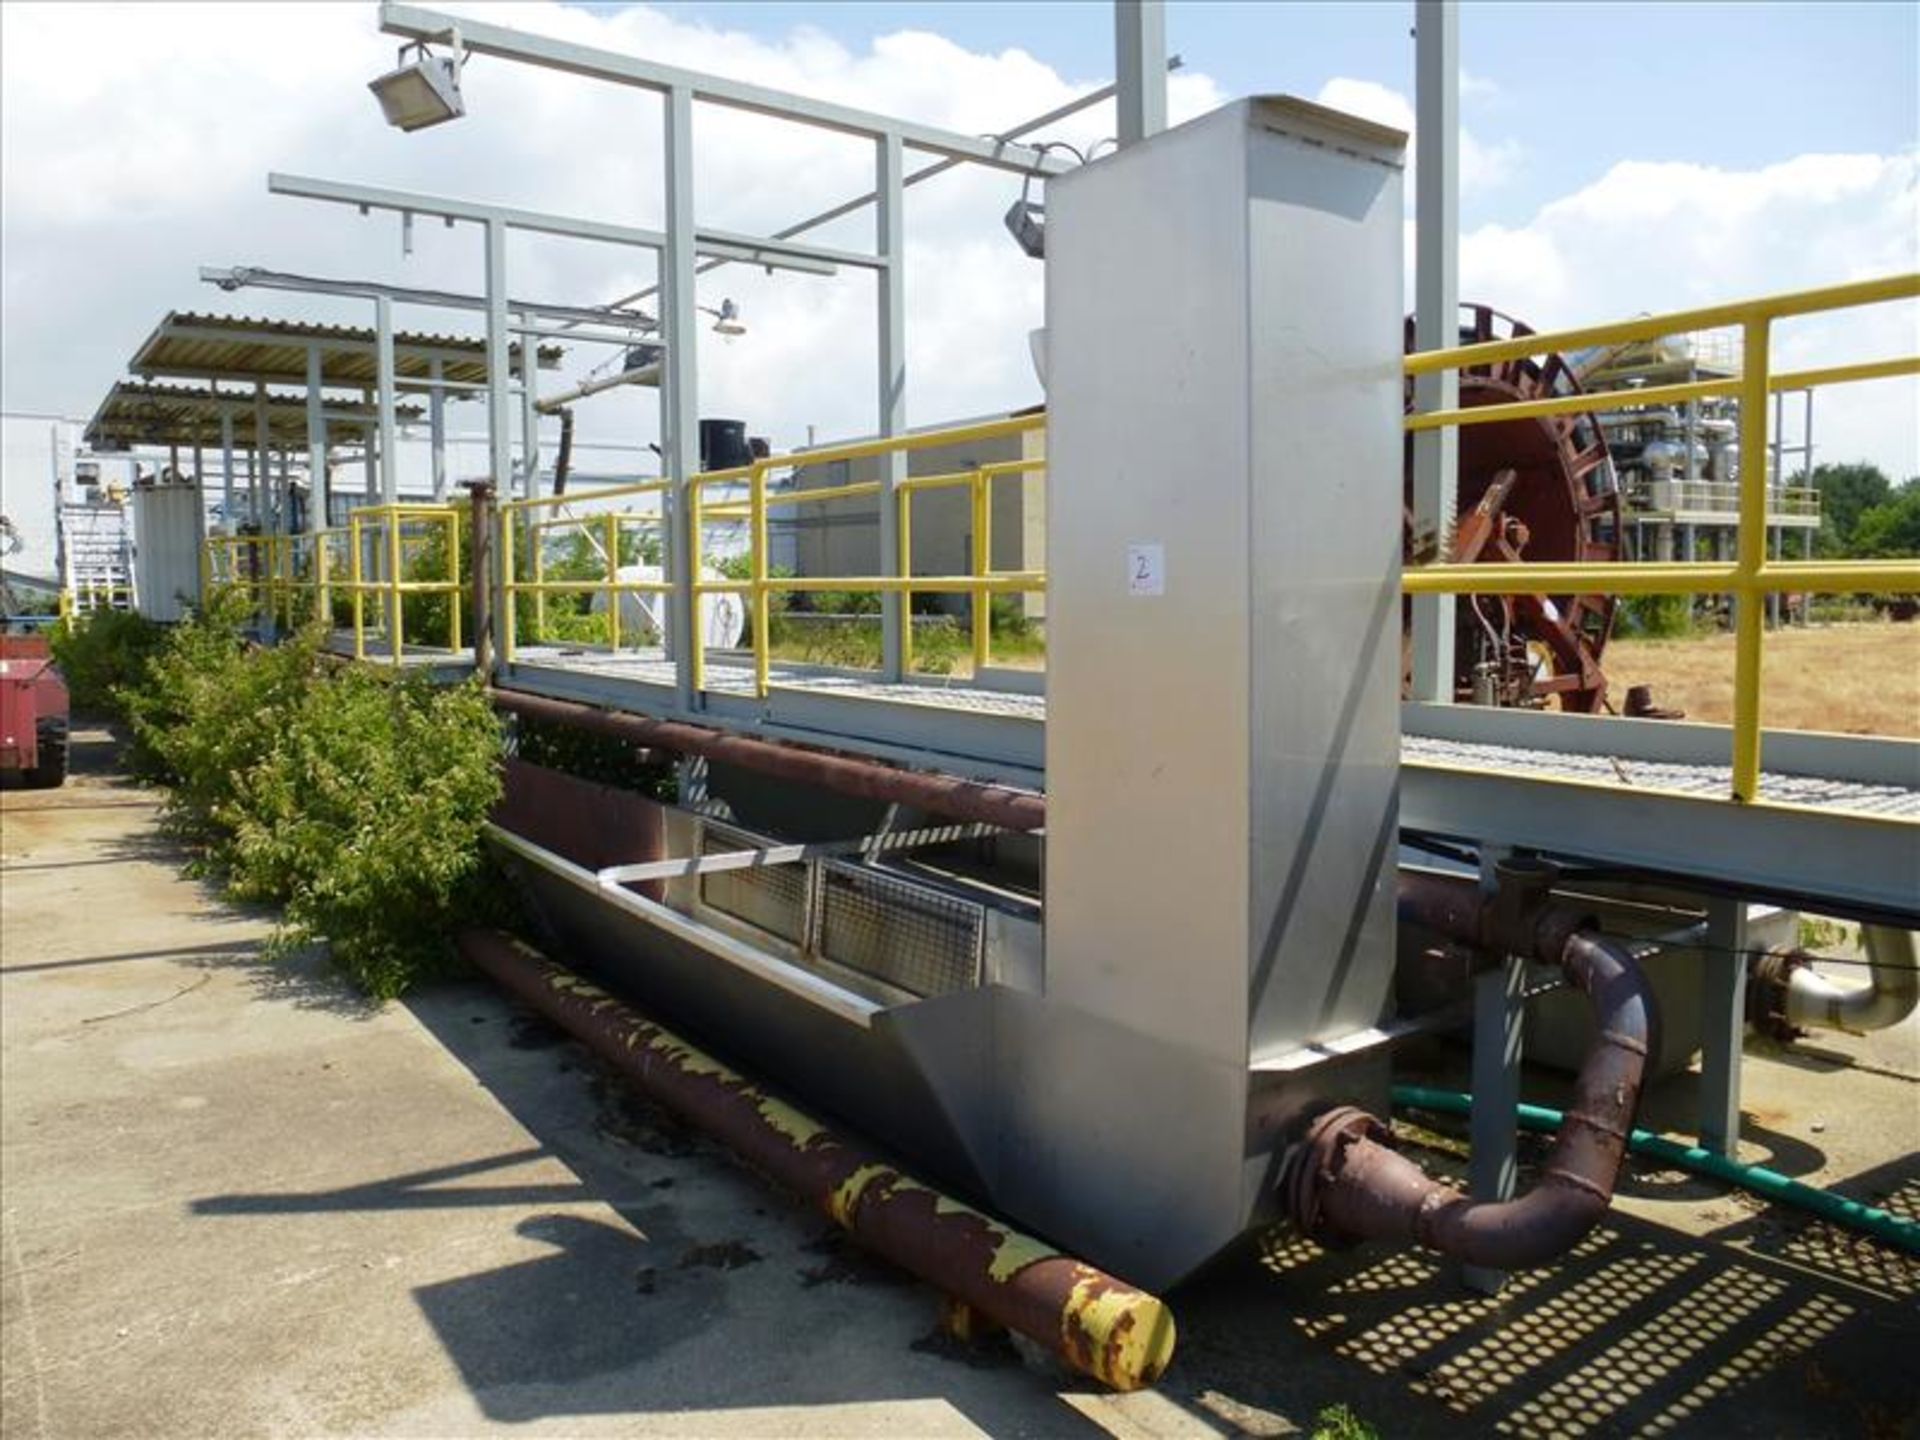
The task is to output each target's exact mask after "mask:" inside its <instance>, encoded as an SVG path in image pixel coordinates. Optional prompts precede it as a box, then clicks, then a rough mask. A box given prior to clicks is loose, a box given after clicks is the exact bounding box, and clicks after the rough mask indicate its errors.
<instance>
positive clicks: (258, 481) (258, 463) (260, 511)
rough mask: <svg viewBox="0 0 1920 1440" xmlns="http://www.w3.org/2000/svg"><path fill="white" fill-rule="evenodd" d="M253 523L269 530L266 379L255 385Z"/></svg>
mask: <svg viewBox="0 0 1920 1440" xmlns="http://www.w3.org/2000/svg"><path fill="white" fill-rule="evenodd" d="M248 481H249V487H248V488H249V489H250V491H251V492H252V493H251V497H250V498H251V503H252V506H253V516H252V519H253V523H254V525H255V527H256V528H258V530H259V531H260V533H261V534H262V535H265V534H266V533H267V532H268V526H267V507H266V503H265V502H266V496H267V487H268V485H270V484H271V483H272V481H271V480H269V479H268V477H267V387H266V384H265V382H264V381H255V382H254V386H253V465H252V468H251V470H250V472H249V474H248Z"/></svg>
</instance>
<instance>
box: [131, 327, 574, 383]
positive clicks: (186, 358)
mask: <svg viewBox="0 0 1920 1440" xmlns="http://www.w3.org/2000/svg"><path fill="white" fill-rule="evenodd" d="M376 339H377V337H376V336H375V334H374V332H373V331H372V330H371V329H362V328H360V327H358V326H353V325H315V324H310V323H307V322H305V321H293V320H251V319H247V318H246V317H244V316H235V315H199V314H193V313H191V312H188V313H182V312H180V311H169V312H168V314H167V317H166V318H165V319H164V320H162V321H161V322H160V323H159V325H157V326H156V327H155V328H154V331H153V333H152V334H151V335H149V336H148V337H147V339H146V343H144V344H143V345H141V347H140V348H139V349H138V350H137V351H135V352H134V356H133V361H132V363H131V364H129V365H128V366H127V368H128V369H129V370H131V371H133V372H134V373H135V374H136V375H140V376H143V377H145V378H146V379H149V380H151V379H152V378H153V377H154V376H156V375H167V376H172V377H174V378H177V379H187V380H264V381H266V382H268V383H269V384H287V385H299V386H302V387H304V386H305V385H306V383H307V347H308V346H309V345H313V346H315V347H317V348H318V349H319V350H320V374H321V379H322V380H323V382H324V383H326V384H328V385H337V386H344V387H350V388H353V389H371V388H373V387H374V386H375V385H377V384H378V383H379V378H380V369H379V361H378V359H377V357H376V356H375V353H374V346H375V342H376ZM510 348H511V351H512V354H513V356H514V358H515V359H518V358H519V355H520V346H519V345H518V344H517V343H516V344H514V345H512V346H511V347H510ZM563 353H564V352H563V350H562V349H561V347H560V346H558V345H542V346H540V347H539V349H538V351H537V352H536V354H537V355H538V357H539V366H540V368H541V369H542V370H554V369H558V368H559V365H560V357H561V355H562V354H563ZM434 360H438V361H440V367H441V368H440V373H441V376H442V378H443V379H447V380H453V381H457V382H459V383H461V384H467V385H484V384H486V382H487V346H486V342H485V341H484V340H474V339H470V338H467V337H465V336H460V335H423V334H416V333H412V332H408V333H403V334H396V335H395V336H394V337H393V362H394V363H393V370H394V376H395V378H396V380H397V381H399V382H401V383H403V384H404V383H405V382H407V381H410V380H426V379H428V378H429V375H430V368H429V367H430V366H431V363H432V362H433V361H434Z"/></svg>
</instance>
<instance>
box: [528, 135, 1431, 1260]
mask: <svg viewBox="0 0 1920 1440" xmlns="http://www.w3.org/2000/svg"><path fill="white" fill-rule="evenodd" d="M1403 144H1404V137H1402V136H1401V135H1399V134H1398V133H1397V132H1394V131H1390V130H1386V129H1383V128H1380V127H1377V126H1373V125H1371V124H1368V123H1366V122H1363V121H1359V120H1356V119H1354V118H1352V117H1350V116H1346V115H1342V114H1338V113H1335V112H1332V111H1328V110H1325V109H1322V108H1320V107H1317V106H1313V105H1309V104H1306V103H1304V102H1300V101H1295V100H1287V99H1277V98H1260V99H1253V100H1248V101H1242V102H1239V103H1236V104H1233V105H1230V106H1228V107H1226V108H1224V109H1222V110H1220V111H1217V112H1215V113H1213V114H1211V115H1209V116H1207V117H1205V118H1203V119H1200V120H1196V121H1194V122H1192V123H1189V124H1187V125H1183V126H1180V127H1178V128H1176V129H1173V130H1170V131H1165V132H1162V133H1160V134H1158V135H1155V136H1152V137H1149V138H1147V139H1146V140H1144V141H1142V142H1141V143H1138V144H1135V145H1132V146H1129V147H1128V148H1126V149H1124V150H1122V151H1120V152H1119V153H1117V154H1115V155H1113V156H1111V157H1108V158H1104V159H1101V160H1099V161H1097V162H1095V163H1093V164H1090V165H1087V166H1085V167H1083V168H1081V169H1077V170H1075V171H1073V172H1072V173H1071V174H1069V175H1066V176H1061V177H1056V178H1054V179H1053V180H1052V181H1051V183H1050V187H1049V195H1048V207H1047V209H1048V213H1047V261H1046V264H1047V325H1048V333H1049V351H1050V361H1049V367H1050V374H1049V377H1048V388H1049V408H1050V416H1051V419H1050V429H1051V434H1050V442H1049V443H1050V452H1049V454H1050V460H1049V464H1050V470H1051V476H1052V480H1051V483H1052V496H1051V502H1050V503H1051V506H1052V510H1051V516H1050V524H1049V527H1048V533H1049V542H1048V543H1049V555H1048V570H1049V575H1050V593H1049V609H1050V618H1049V631H1050V633H1049V657H1050V658H1049V664H1050V669H1049V673H1048V676H1047V702H1046V703H1047V721H1046V740H1045V748H1046V754H1045V765H1046V784H1047V791H1048V811H1047V813H1048V830H1047V832H1046V835H1045V838H1044V841H1043V842H1039V841H1036V840H1034V839H1032V838H1030V837H1021V836H1000V837H997V838H993V839H987V840H978V839H975V840H962V841H961V842H959V843H958V844H957V845H950V846H945V847H939V846H935V847H931V848H929V849H926V850H920V851H911V852H906V853H903V854H898V855H894V854H881V855H877V856H862V855H860V854H857V853H856V854H838V853H828V852H826V851H822V852H820V853H813V852H808V853H806V854H804V855H803V856H800V857H799V858H790V859H788V860H786V861H785V862H783V863H777V864H776V863H769V864H765V865H743V866H742V867H741V868H737V869H726V870H708V871H706V872H705V873H697V872H699V871H700V866H699V865H695V866H693V867H692V871H693V872H695V873H686V874H682V875H677V876H675V877H673V878H668V879H665V880H664V881H663V882H662V883H661V885H660V886H659V887H657V888H656V890H655V891H654V892H653V893H652V894H647V893H645V889H646V887H645V886H642V885H635V884H631V883H622V882H621V881H619V880H618V879H616V878H615V877H613V876H610V875H605V874H601V875H598V876H597V878H596V868H595V865H594V864H592V863H583V862H580V861H578V860H576V861H574V862H573V863H569V862H568V861H567V860H566V859H564V858H562V857H561V856H559V855H557V854H556V853H554V851H553V850H552V849H551V848H550V847H546V846H542V845H541V844H539V843H537V841H535V842H534V843H529V840H528V837H526V836H525V835H522V836H520V837H519V838H518V839H514V838H511V837H510V836H508V835H507V834H506V832H505V831H503V832H501V837H502V842H503V844H505V845H506V847H507V848H508V850H509V852H510V853H511V854H513V855H515V856H517V857H518V860H519V862H520V864H521V869H522V870H523V873H524V874H525V875H526V877H527V879H528V881H529V883H530V885H531V887H532V889H533V893H534V894H535V896H536V899H537V900H538V901H539V902H540V904H541V908H542V910H543V912H544V913H545V914H546V916H547V918H548V919H549V921H550V922H551V923H552V924H553V926H554V927H555V928H556V929H557V930H558V931H560V932H561V936H562V938H563V939H564V940H566V941H567V942H569V943H570V945H571V946H572V948H574V949H575V950H576V951H577V952H578V953H581V954H583V955H585V956H589V957H592V958H593V959H594V960H595V961H596V962H597V964H598V966H599V968H600V969H601V970H602V971H603V972H605V973H606V974H607V975H608V976H609V978H610V979H613V980H615V981H616V983H618V984H619V985H621V986H622V987H623V988H627V989H630V990H632V991H633V992H634V993H635V994H636V995H638V996H639V998H641V999H642V1000H643V1002H651V1003H653V1004H656V1005H658V1006H659V1007H660V1009H661V1013H662V1014H663V1015H665V1016H669V1017H672V1018H673V1019H674V1020H676V1021H678V1022H679V1023H683V1024H688V1025H690V1026H692V1027H693V1028H694V1029H695V1030H696V1031H698V1032H699V1033H701V1034H703V1035H705V1036H707V1037H709V1038H711V1039H712V1041H713V1042H714V1043H716V1044H718V1045H722V1046H724V1047H725V1048H726V1049H727V1051H728V1052H729V1053H730V1054H732V1055H733V1056H735V1057H736V1058H738V1059H740V1060H741V1061H742V1062H743V1063H746V1064H748V1065H750V1066H752V1067H754V1068H758V1069H760V1070H762V1071H764V1072H765V1073H768V1074H769V1075H771V1076H773V1077H774V1078H776V1079H779V1080H782V1081H784V1082H786V1083H787V1084H789V1085H791V1086H794V1087H795V1088H796V1089H799V1090H801V1091H802V1092H803V1093H805V1094H807V1095H808V1096H809V1097H810V1098H815V1097H817V1100H818V1102H819V1103H823V1104H825V1105H827V1106H829V1107H830V1108H833V1109H835V1110H837V1111H839V1112H840V1113H842V1114H844V1115H846V1116H847V1118H849V1119H850V1120H852V1121H854V1122H855V1123H857V1124H859V1125H860V1126H862V1127H863V1128H865V1129H867V1130H869V1131H870V1132H871V1133H873V1134H875V1135H876V1136H877V1137H878V1138H880V1139H882V1140H883V1141H885V1142H887V1143H889V1144H891V1145H893V1146H895V1147H896V1148H898V1149H900V1150H902V1151H904V1152H906V1153H907V1154H908V1155H910V1156H911V1157H912V1158H913V1159H914V1160H915V1161H916V1162H918V1163H920V1164H922V1165H926V1166H928V1167H930V1168H932V1169H933V1170H935V1171H936V1172H937V1173H939V1174H940V1175H941V1176H942V1178H944V1179H947V1180H948V1181H949V1183H952V1184H955V1185H957V1186H959V1187H961V1188H963V1189H966V1190H969V1191H971V1192H972V1193H974V1194H975V1195H977V1196H978V1197H979V1198H981V1199H983V1200H985V1201H987V1202H988V1203H990V1204H992V1205H993V1206H995V1207H996V1208H998V1209H1000V1210H1002V1211H1003V1212H1005V1213H1006V1214H1008V1215H1010V1216H1011V1217H1013V1218H1015V1219H1016V1220H1018V1221H1019V1222H1020V1223H1022V1224H1023V1225H1026V1226H1030V1227H1032V1228H1034V1229H1037V1230H1039V1231H1040V1232H1042V1233H1044V1234H1045V1235H1047V1236H1048V1237H1049V1238H1050V1239H1052V1240H1054V1241H1056V1242H1057V1243H1060V1244H1062V1245H1064V1246H1066V1247H1068V1248H1070V1249H1072V1250H1074V1251H1076V1252H1078V1253H1080V1254H1083V1255H1085V1256H1086V1257H1088V1258H1089V1259H1091V1260H1093V1261H1095V1262H1096V1263H1099V1264H1101V1265H1104V1266H1106V1267H1107V1268H1110V1269H1112V1270H1114V1271H1116V1272H1117V1273H1120V1274H1122V1275H1125V1276H1127V1277H1129V1278H1131V1279H1133V1280H1135V1281H1136V1282H1138V1283H1141V1284H1146V1285H1163V1284H1167V1283H1170V1282H1172V1281H1174V1280H1176V1279H1178V1278H1179V1277H1181V1276H1182V1275H1185V1274H1187V1273H1189V1272H1190V1271H1192V1270H1193V1269H1194V1268H1195V1267H1197V1266H1198V1265H1200V1264H1202V1263H1203V1262H1204V1261H1206V1260H1207V1259H1208V1258H1209V1257H1210V1256H1212V1255H1213V1254H1214V1253H1216V1252H1217V1251H1218V1250H1219V1249H1220V1248H1221V1247H1222V1246H1224V1245H1225V1244H1227V1243H1228V1242H1229V1241H1231V1240H1233V1239H1234V1238H1235V1237H1236V1236H1238V1235H1239V1234H1240V1233H1242V1231H1244V1229H1245V1228H1246V1227H1247V1225H1248V1224H1249V1223H1250V1222H1251V1221H1252V1220H1253V1219H1255V1218H1256V1217H1257V1216H1258V1215H1260V1214H1262V1213H1264V1212H1265V1210H1266V1209H1267V1208H1268V1207H1269V1206H1270V1205H1271V1203H1272V1199H1271V1197H1272V1191H1273V1181H1274V1178H1275V1175H1276V1173H1277V1171H1278V1168H1279V1163H1280V1155H1279V1154H1278V1153H1277V1152H1278V1149H1279V1146H1280V1144H1281V1141H1282V1139H1283V1137H1284V1135H1285V1133H1286V1132H1287V1130H1288V1128H1289V1127H1290V1125H1291V1124H1292V1122H1293V1121H1295V1120H1296V1119H1297V1118H1298V1116H1299V1113H1300V1110H1301V1108H1302V1107H1303V1106H1304V1105H1306V1104H1308V1103H1325V1102H1328V1101H1347V1102H1353V1103H1360V1104H1366V1105H1371V1106H1374V1107H1380V1106H1383V1105H1384V1104H1385V1100H1386V1071H1385V1056H1384V1053H1383V1052H1382V1051H1380V1050H1374V1051H1371V1052H1368V1053H1367V1055H1366V1056H1364V1057H1362V1058H1344V1059H1341V1058H1332V1055H1331V1052H1330V1053H1329V1056H1328V1057H1327V1058H1322V1057H1319V1056H1317V1055H1316V1054H1315V1052H1314V1050H1313V1048H1312V1047H1314V1046H1315V1045H1316V1044H1319V1043H1321V1042H1328V1041H1334V1040H1340V1039H1343V1038H1345V1037H1349V1036H1351V1035H1353V1034H1354V1033H1356V1032H1364V1031H1367V1030H1369V1029H1370V1028H1371V1027H1373V1026H1375V1025H1377V1024H1378V1023H1379V1022H1380V1021H1381V1020H1382V1019H1383V1018H1384V1016H1385V1015H1386V1013H1387V1008H1388V1004H1389V991H1390V988H1391V980H1392V968H1393V954H1394V920H1393V878H1394V861H1395V857H1396V854H1397V850H1396V840H1397V826H1398V810H1397V798H1396V796H1397V777H1398V763H1399V728H1398V721H1399V696H1398V682H1399V644H1398V636H1399V631H1400V598H1399V595H1400V592H1399V539H1398V537H1399V516H1398V509H1397V507H1398V503H1399V502H1398V498H1397V497H1398V495H1399V483H1398V476H1399V467H1400V443H1401V442H1400V429H1399V417H1400V408H1401V396H1400V369H1399V365H1400V347H1401V333H1400V331H1401V315H1402V297H1401V278H1400V277H1401V268H1402V264H1401V244H1402V213H1403V212H1402V198H1401V188H1402V187H1401V181H1402V176H1401V155H1402V148H1403ZM708 780H709V784H710V786H711V790H710V795H711V802H710V803H711V804H712V806H713V808H714V809H716V810H724V811H725V812H726V813H723V814H718V815H704V816H703V815H700V814H696V813H694V812H693V811H691V810H689V809H667V810H664V811H663V812H662V816H663V819H662V824H661V827H660V831H661V833H662V834H663V836H664V845H663V849H664V852H665V854H666V855H668V856H671V857H701V856H705V857H708V861H709V863H711V860H712V857H714V856H716V855H723V854H729V853H737V852H741V851H746V850H753V849H769V848H771V847H774V846H777V845H781V844H785V843H791V842H805V841H807V840H809V839H815V838H818V836H819V835H829V836H830V835H846V834H858V833H861V832H862V831H867V830H875V829H880V828H885V827H887V826H889V825H896V826H897V825H902V824H907V825H913V824H926V823H928V822H927V820H926V818H925V817H912V818H903V817H902V816H901V815H899V814H898V813H891V814H890V813H888V812H887V811H886V810H885V809H884V807H881V806H878V805H875V806H870V807H866V808H864V809H863V808H862V807H860V806H859V805H857V804H855V805H847V806H843V807H842V813H841V814H840V815H838V816H828V815H825V814H823V813H821V810H820V809H819V802H815V804H814V805H813V806H812V807H809V806H808V805H806V804H800V805H796V804H795V803H793V801H792V798H791V797H789V798H788V799H787V800H785V801H783V800H782V799H781V797H780V796H779V794H778V790H779V787H778V786H777V785H772V784H770V783H769V782H765V781H764V780H763V781H759V782H756V781H755V780H754V779H753V777H748V776H742V775H739V774H728V773H725V772H724V771H717V772H716V773H715V774H713V775H712V776H710V777H708ZM729 802H730V803H729ZM643 803H644V802H643ZM829 808H831V807H829ZM809 828H812V829H813V831H814V833H812V834H809V833H807V831H808V830H809ZM1041 845H1043V846H1044V856H1043V858H1042V856H1041V855H1040V854H1039V853H1038V852H1039V848H1040V846H1041ZM599 858H600V860H601V862H603V864H604V861H605V858H606V857H604V856H602V857H599ZM672 863H673V862H667V865H668V867H669V868H671V864H672ZM642 873H644V874H646V875H648V876H652V875H653V874H654V873H655V872H654V871H653V870H645V871H644V872H642Z"/></svg>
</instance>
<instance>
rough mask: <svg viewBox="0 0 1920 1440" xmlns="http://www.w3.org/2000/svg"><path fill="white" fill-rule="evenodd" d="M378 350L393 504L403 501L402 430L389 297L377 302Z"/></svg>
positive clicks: (387, 485)
mask: <svg viewBox="0 0 1920 1440" xmlns="http://www.w3.org/2000/svg"><path fill="white" fill-rule="evenodd" d="M373 315H374V329H375V336H374V349H375V355H376V358H377V361H378V364H379V370H380V389H379V395H378V402H379V414H380V498H381V499H382V500H383V501H385V502H386V503H387V504H389V505H393V504H397V503H398V502H399V499H400V445H399V429H398V424H397V422H396V420H395V418H394V411H393V301H392V300H390V299H388V298H387V297H386V296H385V295H381V296H378V297H377V298H376V299H375V300H374V302H373Z"/></svg>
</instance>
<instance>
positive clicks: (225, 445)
mask: <svg viewBox="0 0 1920 1440" xmlns="http://www.w3.org/2000/svg"><path fill="white" fill-rule="evenodd" d="M220 517H221V519H222V520H223V521H225V523H226V527H227V533H228V534H229V535H231V534H233V533H234V526H235V521H234V518H233V411H231V410H225V409H223V410H221V412H220Z"/></svg>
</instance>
